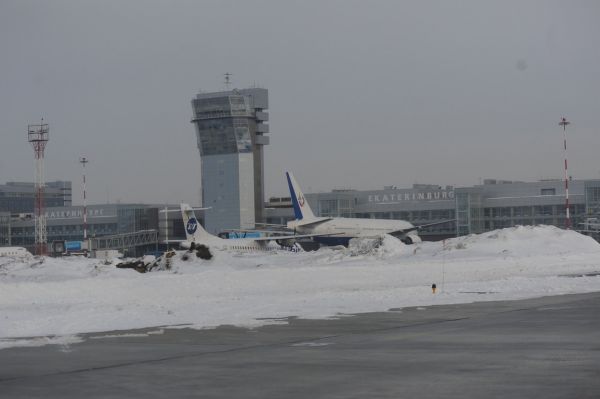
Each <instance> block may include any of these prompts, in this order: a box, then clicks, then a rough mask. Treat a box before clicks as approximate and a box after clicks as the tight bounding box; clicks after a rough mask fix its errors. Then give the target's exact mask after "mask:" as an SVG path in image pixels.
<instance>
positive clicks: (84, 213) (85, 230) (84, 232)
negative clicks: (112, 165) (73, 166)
mask: <svg viewBox="0 0 600 399" xmlns="http://www.w3.org/2000/svg"><path fill="white" fill-rule="evenodd" d="M88 162H90V161H88V159H87V158H86V157H81V158H79V163H80V164H81V166H82V167H83V186H82V191H83V241H87V201H86V199H87V198H86V197H87V195H86V192H85V165H86V164H87V163H88Z"/></svg>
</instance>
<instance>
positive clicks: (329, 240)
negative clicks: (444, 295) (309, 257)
mask: <svg viewBox="0 0 600 399" xmlns="http://www.w3.org/2000/svg"><path fill="white" fill-rule="evenodd" d="M285 174H286V177H287V182H288V186H289V189H290V196H291V198H292V205H293V207H294V216H295V217H296V220H292V221H289V222H288V223H287V227H288V229H293V230H294V231H295V232H299V233H300V234H316V236H315V237H314V238H313V240H315V241H317V242H319V243H321V244H324V245H344V246H348V244H349V242H350V240H351V239H352V238H358V237H360V238H368V237H371V238H372V237H376V236H381V235H383V234H389V235H391V236H394V237H396V238H398V239H400V241H402V242H403V243H405V244H413V243H418V242H421V237H419V234H418V230H419V229H421V228H423V227H426V226H433V225H438V224H443V223H448V222H451V220H446V221H443V222H436V223H429V224H424V225H419V226H414V225H413V224H411V223H409V222H407V221H405V220H388V219H364V218H343V217H316V216H315V215H314V214H313V212H312V209H311V208H310V206H309V205H308V201H306V198H305V197H304V194H303V193H302V190H301V189H300V186H299V185H298V183H297V182H296V179H294V175H292V174H291V173H290V172H286V173H285ZM321 234H323V235H321Z"/></svg>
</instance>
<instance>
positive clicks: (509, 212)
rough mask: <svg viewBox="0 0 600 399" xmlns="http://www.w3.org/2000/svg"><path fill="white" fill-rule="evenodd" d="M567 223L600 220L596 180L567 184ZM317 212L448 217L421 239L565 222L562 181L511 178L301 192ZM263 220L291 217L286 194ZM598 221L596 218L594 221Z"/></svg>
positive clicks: (429, 219) (416, 220)
mask: <svg viewBox="0 0 600 399" xmlns="http://www.w3.org/2000/svg"><path fill="white" fill-rule="evenodd" d="M569 188H570V190H569V192H570V196H569V203H570V206H569V209H570V215H571V225H572V226H573V228H574V229H578V228H581V226H582V224H583V223H584V222H585V221H586V220H590V219H594V218H600V180H572V181H571V182H570V183H569ZM306 199H307V200H308V202H309V204H310V206H311V208H312V209H313V211H314V213H315V214H316V215H318V216H332V217H359V218H373V219H402V220H407V221H409V222H411V223H413V224H415V225H424V224H429V223H437V222H443V221H448V220H451V222H447V223H442V224H439V225H435V226H430V227H425V228H423V230H422V231H421V233H420V234H421V236H422V237H423V238H424V239H425V240H440V239H445V238H449V237H455V236H457V235H466V234H477V233H482V232H485V231H489V230H494V229H499V228H504V227H511V226H516V225H538V224H548V225H554V226H558V227H564V226H565V223H566V212H565V191H564V181H561V180H544V181H539V182H514V181H506V180H494V179H486V180H484V182H483V184H480V185H476V186H471V187H453V186H445V187H442V186H436V185H424V184H415V185H413V187H412V188H408V189H401V188H397V187H394V186H386V187H384V188H383V189H381V190H368V191H360V190H333V191H331V192H328V193H315V194H306ZM265 212H266V222H267V223H274V224H284V223H285V222H287V221H288V220H291V219H293V217H294V214H293V211H292V209H291V201H290V199H289V198H285V197H284V198H271V199H270V200H269V202H268V203H267V205H266V210H265ZM599 220H600V219H599Z"/></svg>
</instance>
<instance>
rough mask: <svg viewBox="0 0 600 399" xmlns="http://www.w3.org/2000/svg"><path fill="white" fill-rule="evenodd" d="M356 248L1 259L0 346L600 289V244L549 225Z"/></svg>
mask: <svg viewBox="0 0 600 399" xmlns="http://www.w3.org/2000/svg"><path fill="white" fill-rule="evenodd" d="M357 244H358V246H354V247H351V248H348V249H331V248H323V249H321V250H319V251H316V252H302V253H291V252H287V251H280V252H274V253H255V254H239V253H231V252H216V253H214V257H213V259H211V260H202V259H200V258H197V257H196V256H190V257H189V259H188V260H187V261H185V260H183V259H182V255H183V254H184V252H178V253H177V255H176V256H174V257H173V258H172V260H173V262H172V267H171V269H170V270H164V271H157V272H152V273H145V274H140V273H138V272H136V271H134V270H131V269H117V268H116V267H115V265H114V263H113V264H108V265H107V264H104V261H103V260H97V259H87V258H78V257H70V258H62V259H60V258H56V259H52V258H45V261H44V262H43V263H39V262H38V263H36V262H35V261H33V260H31V261H17V260H15V261H12V262H8V263H0V315H1V317H2V322H1V323H0V339H1V342H0V348H2V347H8V346H14V345H25V344H28V343H29V344H38V343H44V342H46V343H60V342H61V339H59V338H60V337H67V338H65V340H63V341H64V342H71V340H72V337H73V336H74V335H77V334H80V333H84V332H101V331H109V330H125V329H131V328H142V327H153V326H174V325H182V324H183V325H188V326H190V327H195V328H207V327H214V326H218V325H221V324H234V325H240V326H248V327H254V326H258V325H262V324H266V323H273V322H281V321H280V319H281V318H285V317H288V316H298V317H304V318H323V317H336V316H337V315H340V314H349V313H358V312H369V311H385V310H387V309H390V308H400V307H406V306H426V305H432V304H446V303H464V302H472V301H484V300H507V299H519V298H526V297H535V296H545V295H557V294H566V293H582V292H591V291H598V290H600V277H596V276H595V275H594V273H598V272H600V245H599V244H598V243H596V242H595V241H593V240H592V239H590V238H589V237H586V236H583V235H581V234H578V233H576V232H573V231H564V230H561V229H558V228H555V227H551V226H537V227H515V228H509V229H503V230H497V231H493V232H489V233H485V234H481V235H472V236H467V237H460V238H454V239H450V240H446V242H425V243H420V244H417V245H404V244H403V243H402V242H400V241H399V240H397V239H395V238H393V237H390V236H384V237H382V238H380V239H379V242H378V245H371V244H373V242H371V243H370V244H369V245H367V241H365V242H362V243H357ZM575 275H576V276H581V277H572V276H575ZM586 275H587V276H586ZM432 283H436V284H437V286H438V294H436V295H433V294H432V293H431V289H430V287H431V284H432ZM23 337H38V338H37V339H35V340H33V341H32V340H30V339H29V340H23ZM40 337H42V338H43V337H51V338H52V339H41V338H40ZM68 337H71V338H68Z"/></svg>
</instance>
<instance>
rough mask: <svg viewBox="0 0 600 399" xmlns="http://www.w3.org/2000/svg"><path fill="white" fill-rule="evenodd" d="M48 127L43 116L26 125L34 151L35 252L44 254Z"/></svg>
mask: <svg viewBox="0 0 600 399" xmlns="http://www.w3.org/2000/svg"><path fill="white" fill-rule="evenodd" d="M49 132H50V129H49V127H48V124H47V123H44V118H42V122H41V123H40V124H39V125H28V126H27V140H28V141H29V142H30V143H31V145H32V146H33V150H34V153H35V253H36V255H45V254H46V251H47V249H48V248H47V247H48V232H47V230H46V212H45V210H44V208H45V202H44V186H45V180H44V150H45V148H46V144H47V143H48V133H49Z"/></svg>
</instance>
